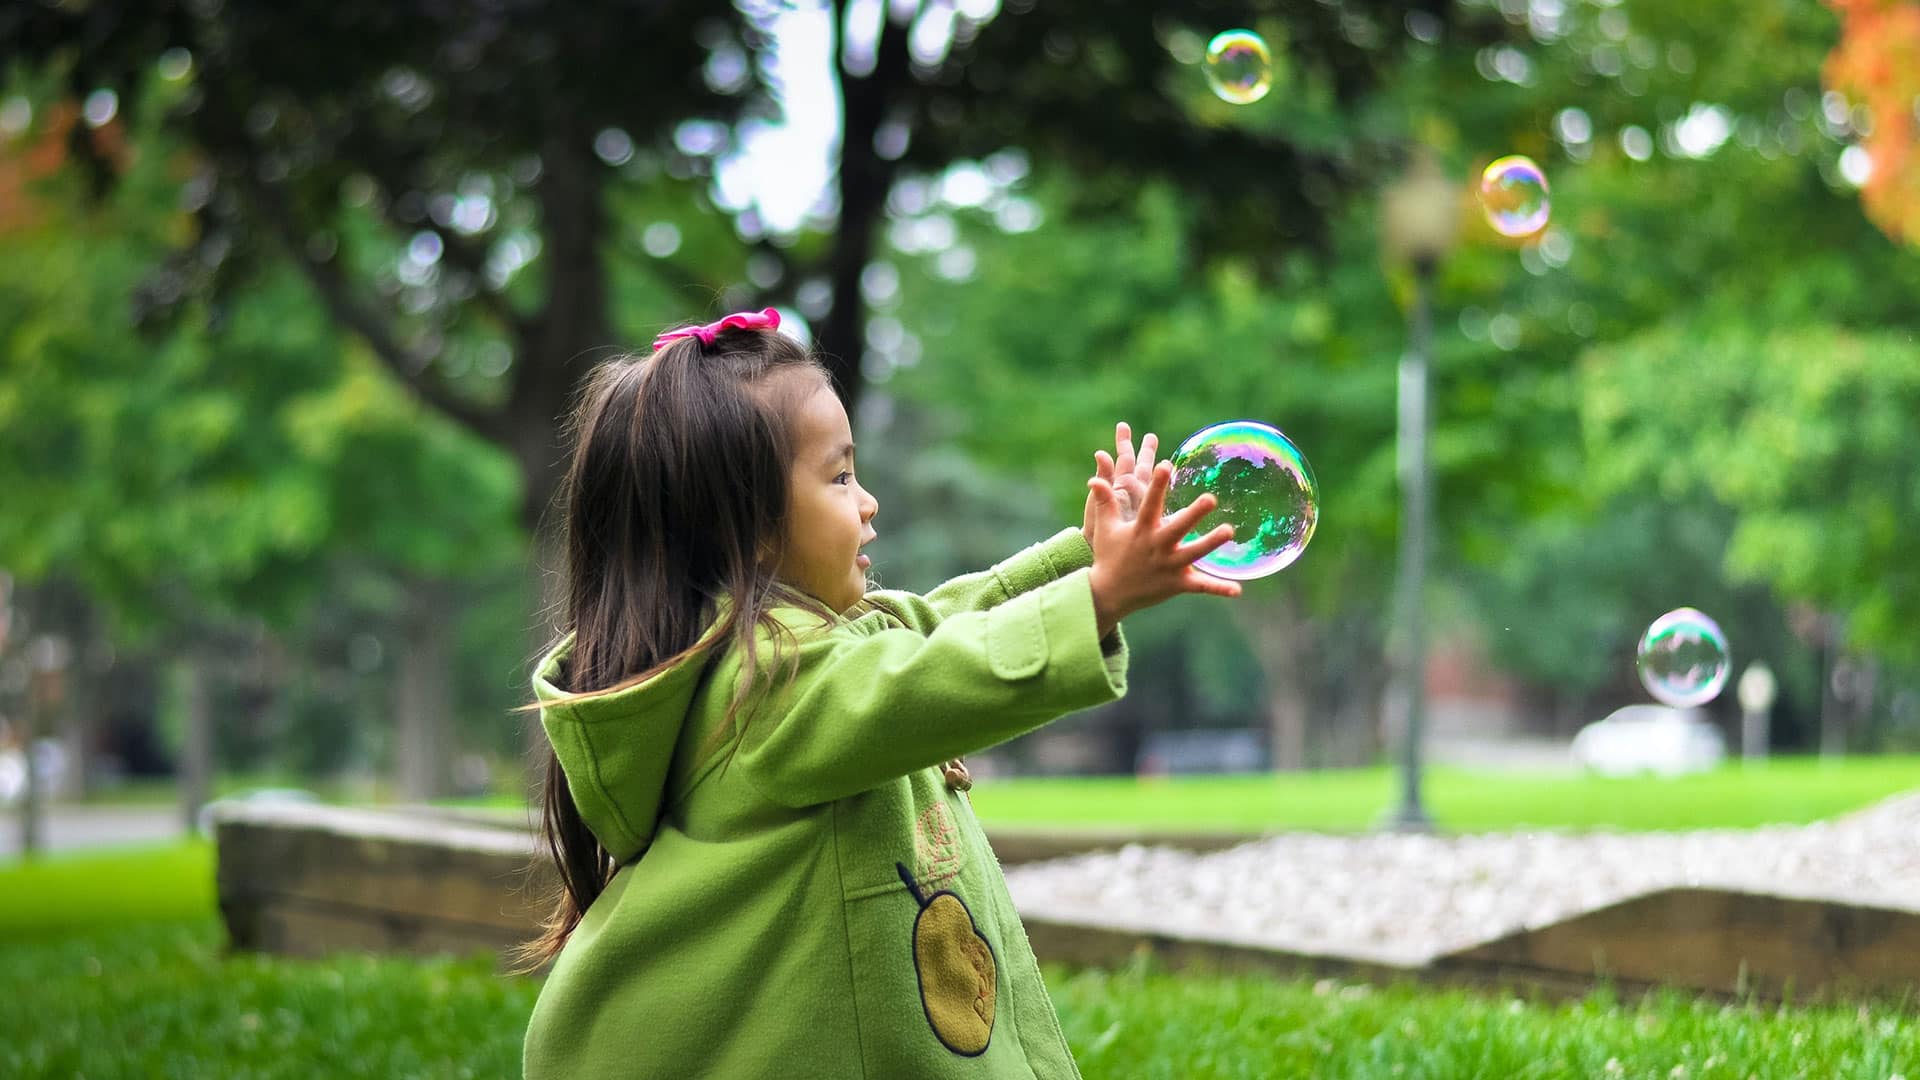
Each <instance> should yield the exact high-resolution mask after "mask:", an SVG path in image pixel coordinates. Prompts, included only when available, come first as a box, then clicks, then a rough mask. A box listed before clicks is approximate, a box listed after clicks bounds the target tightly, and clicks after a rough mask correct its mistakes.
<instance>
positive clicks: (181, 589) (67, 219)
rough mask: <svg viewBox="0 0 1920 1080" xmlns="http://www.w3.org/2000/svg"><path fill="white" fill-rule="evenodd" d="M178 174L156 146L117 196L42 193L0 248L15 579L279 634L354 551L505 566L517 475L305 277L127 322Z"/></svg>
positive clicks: (2, 434) (159, 246) (433, 564)
mask: <svg viewBox="0 0 1920 1080" xmlns="http://www.w3.org/2000/svg"><path fill="white" fill-rule="evenodd" d="M177 161H178V159H177V158H175V157H174V156H173V155H172V154H171V153H170V151H169V149H168V146H167V144H166V143H165V142H164V141H163V140H160V139H159V138H158V137H157V136H156V137H155V138H154V140H153V141H152V143H150V144H149V145H148V147H147V149H146V151H145V152H144V153H143V154H142V155H140V156H139V157H137V158H136V160H135V164H134V166H133V167H132V168H131V170H130V171H129V172H128V174H127V176H126V177H125V179H124V181H123V183H122V184H121V185H120V186H119V187H118V188H116V189H115V191H114V193H113V196H112V197H111V199H110V200H109V201H108V202H106V203H104V204H101V205H98V206H85V205H82V203H81V200H79V199H78V198H77V197H75V196H73V195H72V194H70V193H69V194H67V195H62V194H61V193H60V192H59V191H58V190H57V189H54V188H51V187H49V188H47V189H46V190H45V191H43V192H41V193H40V196H41V197H40V200H39V201H38V202H36V204H35V205H36V207H37V208H38V209H39V210H40V211H41V216H40V217H39V218H38V219H37V220H36V221H35V223H34V225H33V226H32V227H31V228H29V229H25V230H22V231H19V232H15V233H10V234H8V235H6V236H5V237H4V238H0V248H3V249H4V250H5V251H6V253H7V257H6V258H5V259H0V326H4V327H6V328H7V331H6V333H5V334H4V336H0V486H4V487H5V488H6V489H7V490H8V491H10V492H14V493H16V494H15V496H14V497H11V498H10V499H9V508H10V509H9V513H8V514H7V515H5V517H4V519H0V564H5V565H7V566H8V567H10V568H11V569H13V570H15V571H16V572H18V573H20V574H22V575H23V576H24V577H26V578H27V579H29V580H32V579H35V578H39V577H42V576H45V575H48V574H52V573H58V574H62V575H67V576H71V577H73V578H75V579H77V580H79V581H82V582H84V583H86V585H87V586H88V587H89V589H90V591H91V592H92V593H93V594H94V597H95V599H96V600H98V601H100V602H101V603H103V604H104V605H105V606H106V607H107V608H108V609H109V611H111V612H112V613H113V614H114V615H115V616H117V617H119V618H120V619H121V620H122V621H123V623H124V624H125V625H126V626H127V627H129V628H135V629H141V630H145V631H147V632H149V633H152V632H156V631H158V630H161V629H166V628H179V627H182V626H185V625H190V624H191V623H192V621H193V620H194V619H195V618H203V617H206V616H208V615H210V614H224V615H258V616H265V617H267V618H269V619H272V620H274V621H277V622H280V623H282V624H285V623H287V622H289V621H290V620H291V619H292V618H293V617H294V616H295V615H296V614H297V613H299V612H300V611H301V610H302V609H303V608H304V607H305V606H306V605H308V604H311V603H312V602H313V601H314V600H315V598H316V597H317V596H318V595H319V593H320V591H321V590H322V589H323V588H324V587H325V586H326V585H327V584H328V581H327V577H326V575H325V574H324V573H317V572H316V568H317V567H322V566H325V565H326V563H327V560H328V559H329V558H330V557H333V556H335V555H336V554H337V553H339V552H341V551H342V550H350V551H353V552H355V553H356V554H357V555H359V556H360V557H361V558H367V559H374V560H378V562H379V563H380V564H381V565H383V566H385V567H386V568H388V569H390V570H392V571H396V572H402V573H413V574H426V575H456V574H464V573H472V572H474V571H475V570H476V569H480V568H485V567H488V566H497V565H499V563H500V562H501V560H502V559H504V558H508V557H510V553H512V552H514V551H515V550H516V548H517V546H518V536H517V528H516V526H515V523H514V520H513V512H514V509H515V501H516V500H517V498H518V477H517V475H516V472H515V470H514V468H513V466H512V464H511V462H510V461H509V460H508V459H507V458H506V457H505V456H504V455H502V454H500V453H498V452H497V451H493V450H491V449H487V448H485V447H484V444H482V443H480V442H479V441H478V440H476V439H474V438H473V437H472V436H470V435H466V434H464V433H462V432H460V431H458V430H457V429H455V428H454V427H453V426H452V425H451V424H450V423H448V422H446V421H445V420H442V419H439V418H436V417H434V416H432V415H431V414H429V413H426V412H425V411H424V410H423V409H422V408H421V407H420V406H419V405H418V404H417V403H415V402H413V401H411V400H409V399H408V398H406V397H405V396H403V394H402V393H401V392H400V391H399V390H398V389H397V388H396V387H395V386H394V385H393V383H392V382H391V381H390V380H387V379H384V378H382V377H381V376H380V375H379V374H378V373H377V372H376V371H375V370H374V368H373V365H372V363H371V361H369V360H367V359H366V358H365V357H364V356H363V355H361V354H358V353H356V352H354V351H353V350H352V349H350V348H349V347H348V346H347V345H346V344H345V340H344V339H343V338H342V337H341V335H340V334H339V332H338V331H337V330H336V329H335V328H333V327H332V326H331V325H330V324H329V322H328V321H327V320H326V319H325V318H324V317H323V316H322V315H321V314H320V313H319V312H317V311H316V310H315V309H314V307H313V305H312V301H311V297H310V294H309V293H308V292H307V290H306V288H305V286H304V285H303V284H302V283H301V282H299V281H298V280H296V279H295V278H294V277H293V276H292V275H291V274H290V273H287V272H275V273H267V274H265V275H263V277H262V278H261V280H260V281H259V282H258V283H257V284H256V286H255V287H254V288H253V289H251V290H249V291H248V292H247V294H246V295H244V296H243V297H239V298H236V299H234V300H233V302H231V303H229V304H227V305H225V306H223V307H220V308H218V309H214V308H208V307H204V306H201V307H196V308H194V309H193V311H192V313H191V315H190V316H189V317H187V318H185V319H184V320H183V321H181V322H178V323H176V324H174V325H173V326H171V327H168V328H164V329H156V330H155V331H154V332H152V333H147V334H143V333H141V332H140V331H138V330H137V329H136V328H135V327H134V326H133V325H131V323H130V322H129V320H128V319H127V318H126V314H127V313H128V312H129V311H130V310H131V307H132V305H133V304H134V297H135V295H136V293H137V292H138V291H139V290H140V289H141V288H143V287H145V285H146V284H148V282H149V275H150V273H151V271H152V268H153V266H154V265H155V264H156V263H158V262H160V261H162V259H163V258H164V256H165V254H166V251H167V249H168V245H169V242H170V241H169V237H170V235H171V234H172V233H173V232H174V231H175V230H177V229H180V228H182V227H184V226H185V222H184V219H182V218H181V217H179V216H178V214H177V213H175V212H172V211H171V210H170V209H169V208H170V207H171V205H172V203H173V201H174V200H175V199H176V197H177V195H176V189H177V184H178V176H177V171H178V166H177Z"/></svg>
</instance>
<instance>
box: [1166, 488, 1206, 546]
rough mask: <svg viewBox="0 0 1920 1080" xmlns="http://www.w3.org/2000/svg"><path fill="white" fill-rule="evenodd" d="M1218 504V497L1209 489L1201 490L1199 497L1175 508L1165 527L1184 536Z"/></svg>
mask: <svg viewBox="0 0 1920 1080" xmlns="http://www.w3.org/2000/svg"><path fill="white" fill-rule="evenodd" d="M1219 506H1220V499H1219V497H1218V496H1216V495H1214V493H1213V492H1211V491H1203V492H1201V493H1200V497H1199V498H1197V499H1195V500H1193V501H1192V502H1190V503H1188V504H1187V505H1185V506H1183V507H1181V508H1180V509H1178V510H1175V511H1174V512H1173V513H1172V514H1171V515H1170V516H1168V518H1167V520H1166V522H1165V525H1166V528H1168V529H1171V530H1175V532H1176V535H1179V536H1185V535H1187V534H1188V533H1190V532H1192V531H1193V529H1194V526H1196V525H1198V524H1200V519H1201V518H1203V517H1206V516H1207V515H1208V514H1211V513H1213V512H1214V510H1216V509H1218V508H1219Z"/></svg>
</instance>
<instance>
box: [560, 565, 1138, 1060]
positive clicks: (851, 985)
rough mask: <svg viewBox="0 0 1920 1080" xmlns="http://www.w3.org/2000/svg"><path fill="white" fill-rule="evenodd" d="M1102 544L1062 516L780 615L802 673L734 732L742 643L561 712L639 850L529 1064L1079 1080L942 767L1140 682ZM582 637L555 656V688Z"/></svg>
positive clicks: (626, 842)
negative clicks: (1007, 544)
mask: <svg viewBox="0 0 1920 1080" xmlns="http://www.w3.org/2000/svg"><path fill="white" fill-rule="evenodd" d="M1091 561H1092V552H1091V551H1090V550H1089V549H1088V547H1087V543H1086V541H1085V539H1083V538H1082V537H1081V535H1080V530H1078V529H1069V530H1065V531H1062V532H1061V533H1060V534H1059V535H1057V536H1054V537H1053V538H1051V539H1049V540H1047V541H1046V542H1044V543H1042V544H1037V545H1035V546H1033V547H1030V548H1028V549H1026V550H1025V551H1022V552H1020V553H1019V554H1017V555H1015V556H1013V557H1012V558H1009V559H1007V560H1006V561H1004V562H1002V563H999V564H998V565H996V566H994V567H993V568H992V569H990V570H986V571H983V572H981V573H977V574H970V575H967V576H965V577H961V578H957V579H955V580H953V581H950V582H947V583H946V584H944V585H942V586H940V587H939V588H937V589H935V590H934V591H933V592H931V593H929V594H927V595H926V596H924V597H921V596H915V595H912V594H910V593H901V592H886V591H875V592H872V593H869V594H868V595H867V597H866V598H865V599H863V600H862V601H861V602H860V603H858V604H856V605H855V606H854V607H853V608H852V609H851V610H849V611H848V612H846V613H845V614H844V615H843V616H842V617H841V618H839V619H838V620H836V621H834V622H832V623H830V624H829V623H824V622H823V621H822V620H821V619H820V617H819V616H817V615H810V614H808V613H806V612H804V611H801V610H799V609H781V610H780V611H779V612H778V613H777V614H778V617H779V619H780V622H781V624H782V625H783V626H785V627H787V628H789V629H790V630H792V631H793V635H794V637H795V638H796V639H797V642H798V645H797V648H796V647H793V646H789V648H788V653H789V654H790V655H793V654H797V674H796V676H795V678H794V681H793V682H792V683H791V685H790V686H789V687H788V688H787V689H786V690H784V691H779V692H776V693H775V694H774V695H773V696H772V697H771V698H769V699H768V700H767V702H766V703H765V704H764V705H762V706H761V707H760V708H758V709H757V710H754V711H752V712H751V713H743V715H742V716H740V717H739V718H736V720H735V721H734V722H733V724H732V725H731V726H729V725H727V722H726V710H727V703H728V701H729V699H730V698H731V697H732V695H733V692H734V689H735V687H736V686H737V684H738V680H739V678H740V676H741V667H742V657H741V656H740V655H739V653H738V650H732V649H729V650H727V651H726V652H723V653H721V654H720V655H718V656H717V657H711V658H696V659H694V660H689V661H687V662H686V663H684V664H682V665H680V666H677V667H674V668H670V669H668V670H666V671H664V672H662V673H661V674H659V675H657V676H655V677H654V678H652V679H650V680H648V681H646V682H644V683H641V684H640V685H638V686H635V687H632V688H631V689H628V690H624V691H621V692H619V693H616V694H610V695H605V696H602V697H598V698H594V699H592V700H589V701H583V702H579V703H573V704H549V706H548V707H547V708H546V709H545V711H544V712H543V713H542V716H541V720H542V724H543V725H544V727H545V729H546V732H547V737H548V738H549V739H550V740H551V741H552V743H553V747H554V751H555V753H556V754H558V756H559V759H560V763H561V765H562V766H563V767H564V769H565V770H566V775H567V786H568V789H569V790H570V791H571V792H572V794H573V798H574V802H575V804H576V805H577V806H578V807H579V808H580V813H581V816H582V817H583V818H584V820H585V821H586V824H587V825H588V827H590V828H591V829H592V830H593V833H594V835H595V836H596V837H598V838H599V840H600V841H601V843H602V844H604V845H605V846H606V848H607V850H608V851H610V852H611V853H612V854H613V856H614V858H615V860H616V861H617V862H618V863H619V864H620V869H619V871H618V873H617V874H616V875H615V876H614V879H613V881H612V883H611V884H610V885H609V887H608V888H607V890H606V892H605V893H603V894H602V895H601V896H600V898H599V899H598V900H596V901H595V902H594V903H593V905H592V907H591V908H589V909H588V911H587V913H586V916H585V918H583V919H582V920H581V923H580V926H579V928H578V929H577V930H575V931H574V933H573V936H572V938H571V939H570V940H569V941H568V943H567V946H566V948H565V949H564V950H563V951H562V952H561V954H560V956H559V957H558V958H557V959H556V960H555V962H554V965H553V969H552V972H551V973H550V974H549V975H548V977H547V981H546V984H545V986H544V987H543V988H542V989H541V992H540V998H539V1001H538V1002H537V1003H536V1004H535V1006H534V1010H533V1018H532V1020H531V1022H530V1023H529V1026H528V1029H527V1041H526V1056H525V1069H526V1075H527V1077H528V1078H529V1080H550V1078H567V1080H587V1078H594V1077H635V1078H642V1077H659V1078H662V1080H691V1078H695V1077H718V1078H724V1080H750V1078H755V1077H782V1078H789V1077H791V1078H802V1080H813V1078H838V1077H865V1078H872V1080H940V1078H946V1077H956V1078H957V1077H972V1078H980V1077H1021V1078H1045V1080H1055V1078H1069V1077H1078V1076H1079V1075H1080V1074H1079V1070H1078V1069H1076V1068H1075V1066H1074V1063H1073V1057H1072V1055H1071V1053H1070V1052H1069V1051H1068V1049H1067V1043H1066V1039H1065V1038H1064V1037H1063V1036H1062V1035H1061V1033H1060V1026H1059V1022H1058V1020H1057V1018H1056V1017H1055V1014H1054V1010H1053V1003H1052V1002H1051V1001H1049V1000H1048V998H1047V991H1046V987H1045V986H1043V985H1042V983H1041V980H1040V971H1039V968H1038V966H1037V965H1036V964H1035V962H1034V956H1033V950H1032V948H1031V947H1030V946H1029V945H1028V943H1027V937H1026V932H1025V931H1024V930H1023V929H1022V928H1021V925H1020V918H1019V915H1018V914H1017V913H1016V912H1015V911H1014V907H1013V901H1012V898H1011V897H1010V896H1009V895H1008V894H1007V886H1006V881H1005V879H1004V878H1003V877H1002V876H1001V873H1000V864H999V862H998V861H997V860H996V859H995V858H994V855H993V851H992V849H991V848H990V847H988V845H987V840H986V836H985V834H984V833H982V832H981V829H980V823H979V821H978V820H977V819H976V818H975V817H974V816H973V808H972V805H971V803H970V802H969V800H968V799H967V797H966V796H965V795H964V794H963V793H959V792H955V791H951V790H949V789H948V787H947V785H946V783H945V782H944V780H943V778H942V773H941V771H940V769H939V767H938V766H939V764H940V763H941V762H944V761H946V760H947V759H949V758H952V757H955V756H957V755H961V754H966V753H970V752H974V751H978V750H984V749H986V748H987V747H989V746H993V745H995V744H997V743H1000V742H1004V741H1005V740H1007V739H1010V738H1012V737H1014V736H1016V735H1019V734H1021V733H1022V732H1026V731H1030V730H1032V729H1034V728H1037V727H1039V726H1041V725H1042V724H1045V723H1047V722H1048V721H1049V720H1052V719H1055V718H1056V717H1059V716H1061V715H1062V714H1065V713H1068V712H1072V711H1074V710H1076V709H1083V708H1086V707H1088V706H1092V705H1098V704H1101V703H1102V702H1107V701H1112V700H1113V699H1115V698H1117V697H1119V696H1120V695H1122V694H1123V693H1125V691H1126V664H1127V654H1126V645H1125V642H1124V641H1123V640H1122V639H1121V638H1120V636H1119V634H1118V632H1117V631H1116V633H1115V634H1114V636H1113V637H1111V638H1109V639H1108V641H1107V642H1106V643H1104V646H1103V643H1102V642H1100V641H1099V640H1097V637H1096V635H1097V633H1098V632H1097V630H1096V629H1095V623H1094V613H1093V594H1092V591H1091V589H1090V586H1089V574H1088V570H1087V567H1088V566H1089V564H1090V563H1091ZM569 645H570V642H563V643H562V644H561V645H559V646H558V647H557V648H556V649H555V650H554V652H553V654H552V655H550V656H548V657H547V658H546V659H545V660H544V661H543V662H542V663H541V665H540V668H539V671H538V673H537V674H536V676H535V678H534V691H535V693H536V694H538V695H539V697H540V699H541V700H542V701H545V702H550V703H552V702H555V700H556V698H558V697H559V696H560V694H559V691H558V690H557V689H556V685H555V684H556V681H557V679H558V675H559V667H558V665H559V664H560V662H561V660H562V659H563V658H564V657H565V655H566V653H567V650H568V648H569ZM762 651H763V652H764V649H763V650H762Z"/></svg>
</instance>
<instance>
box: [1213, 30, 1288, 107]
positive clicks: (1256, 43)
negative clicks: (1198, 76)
mask: <svg viewBox="0 0 1920 1080" xmlns="http://www.w3.org/2000/svg"><path fill="white" fill-rule="evenodd" d="M1205 67H1206V72H1207V85H1208V86H1211V87H1213V92H1214V93H1215V94H1217V95H1219V97H1220V100H1222V101H1224V102H1227V103H1228V104H1230V105H1251V104H1253V103H1254V102H1256V101H1259V100H1260V99H1261V98H1263V97H1266V96H1267V91H1268V90H1269V89H1270V88H1272V86H1273V54H1272V53H1270V52H1268V51H1267V43H1266V41H1265V40H1263V39H1262V38H1261V37H1260V35H1259V34H1256V33H1254V32H1253V31H1251V30H1223V31H1221V32H1220V33H1218V34H1215V35H1213V40H1212V41H1209V42H1207V60H1206V64H1205Z"/></svg>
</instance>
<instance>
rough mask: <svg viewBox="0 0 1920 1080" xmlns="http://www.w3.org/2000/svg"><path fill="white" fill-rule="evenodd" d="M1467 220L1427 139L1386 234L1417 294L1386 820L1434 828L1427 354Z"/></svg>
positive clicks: (1404, 436)
mask: <svg viewBox="0 0 1920 1080" xmlns="http://www.w3.org/2000/svg"><path fill="white" fill-rule="evenodd" d="M1459 223H1460V214H1459V190H1458V188H1456V187H1455V185H1454V184H1453V183H1452V182H1451V181H1450V180H1448V179H1447V176H1446V173H1445V172H1444V171H1442V169H1441V167H1440V163H1439V161H1438V160H1437V159H1436V158H1435V157H1434V155H1433V153H1432V152H1431V151H1429V150H1426V149H1424V148H1422V149H1420V150H1419V151H1417V152H1416V154H1415V156H1414V159H1413V162H1412V165H1411V167H1410V168H1409V169H1408V171H1407V173H1406V175H1404V176H1402V177H1401V178H1400V179H1399V180H1397V181H1395V182H1394V183H1393V184H1392V185H1391V186H1389V187H1388V188H1387V190H1386V192H1385V195H1384V199H1383V205H1382V221H1381V240H1382V244H1383V247H1384V249H1385V252H1386V254H1387V256H1388V257H1389V258H1390V259H1396V260H1400V261H1404V262H1406V263H1407V264H1408V265H1409V266H1410V267H1411V268H1412V270H1413V282H1414V293H1413V304H1412V306H1411V308H1410V309H1409V310H1408V312H1407V351H1406V353H1405V354H1404V355H1403V356H1402V357H1401V358H1400V400H1399V436H1398V440H1397V449H1398V453H1397V467H1398V473H1399V479H1400V498H1401V513H1400V555H1399V567H1398V571H1397V573H1396V576H1395V582H1394V604H1393V626H1392V630H1391V632H1390V633H1389V636H1388V642H1389V644H1388V652H1389V658H1390V660H1391V665H1390V672H1389V677H1388V687H1389V689H1388V694H1387V700H1388V702H1389V703H1390V710H1391V711H1390V712H1389V715H1390V716H1391V715H1397V716H1398V718H1399V720H1400V802H1399V805H1398V806H1396V807H1395V808H1394V809H1393V811H1392V812H1391V813H1389V814H1388V816H1387V818H1386V820H1385V822H1384V825H1385V826H1386V827H1387V828H1389V829H1396V830H1401V831H1422V832H1424V831H1431V830H1432V828H1433V819H1432V818H1431V817H1430V816H1428V814H1427V811H1426V807H1425V806H1424V805H1422V803H1421V799H1420V768H1421V764H1420V742H1421V729H1422V727H1424V725H1425V722H1426V711H1427V691H1426V672H1427V627H1426V619H1427V610H1426V585H1427V580H1426V579H1427V525H1428V521H1429V517H1430V513H1429V509H1428V495H1429V492H1430V491H1431V487H1432V482H1431V476H1430V472H1429V469H1428V465H1427V426H1428V419H1429V416H1430V414H1431V410H1430V409H1429V407H1428V404H1427V363H1428V356H1429V354H1430V353H1431V351H1432V348H1433V278H1434V274H1435V273H1436V271H1438V269H1439V266H1440V261H1441V259H1443V258H1445V257H1446V254H1447V252H1448V251H1450V250H1452V248H1453V243H1454V239H1455V236H1456V235H1457V233H1458V229H1459Z"/></svg>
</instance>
